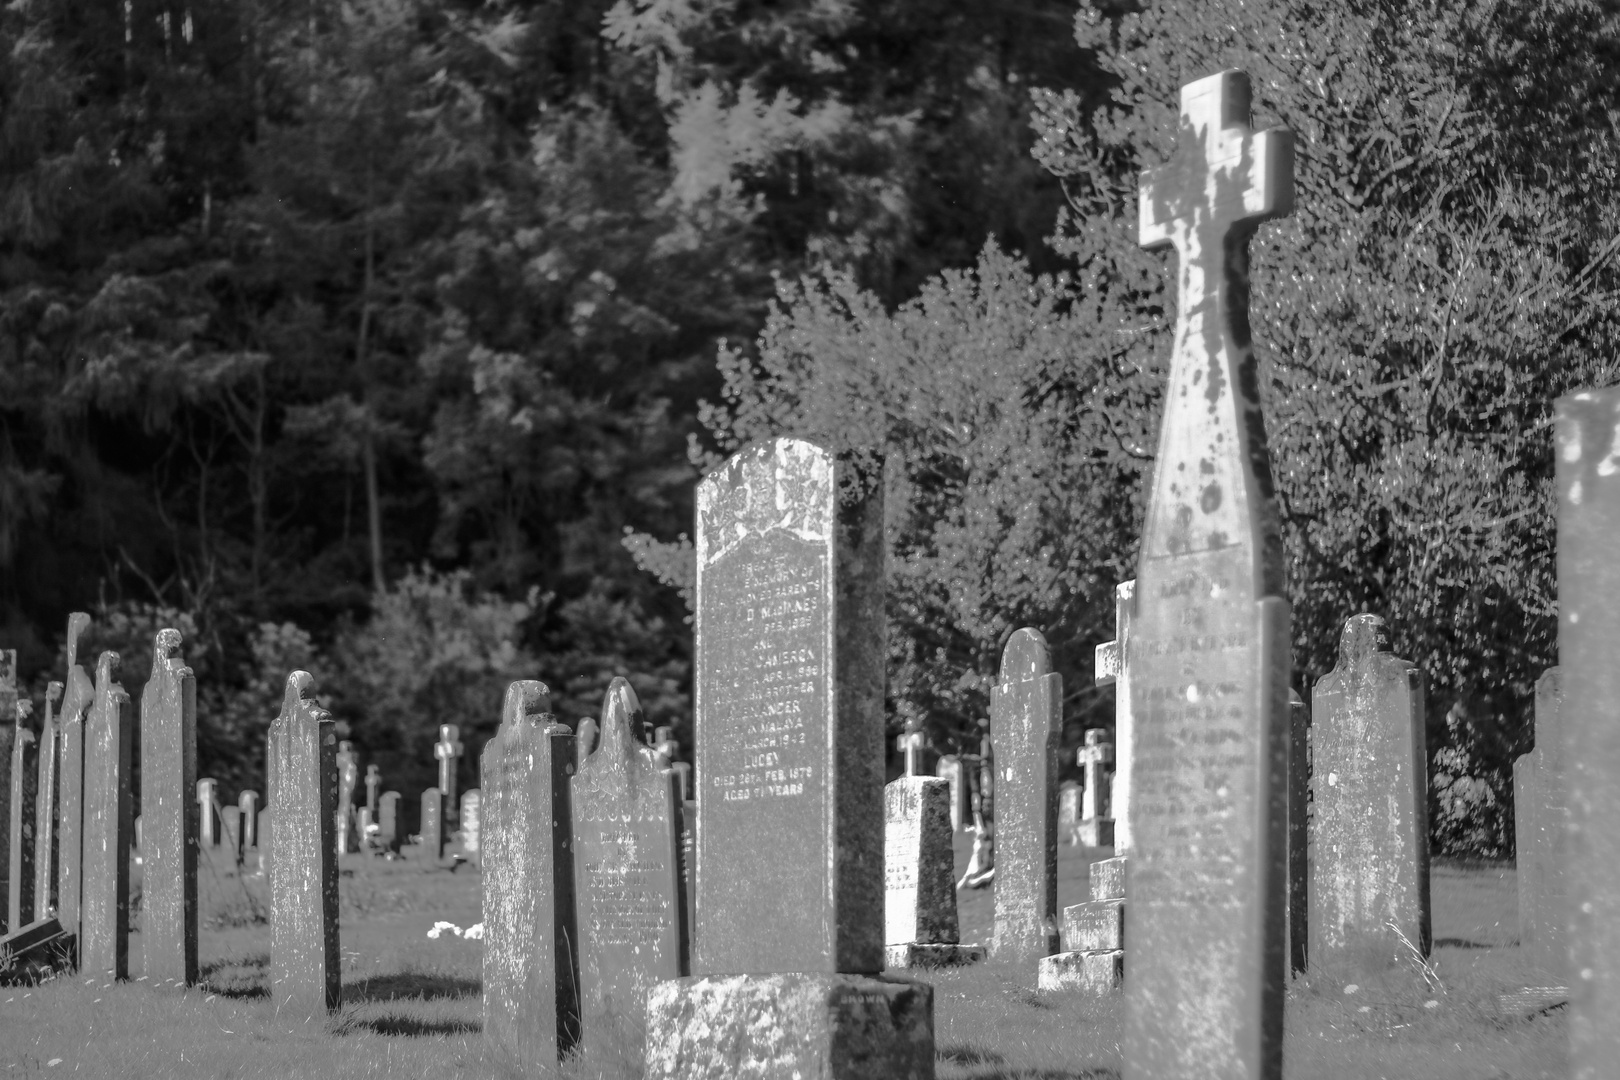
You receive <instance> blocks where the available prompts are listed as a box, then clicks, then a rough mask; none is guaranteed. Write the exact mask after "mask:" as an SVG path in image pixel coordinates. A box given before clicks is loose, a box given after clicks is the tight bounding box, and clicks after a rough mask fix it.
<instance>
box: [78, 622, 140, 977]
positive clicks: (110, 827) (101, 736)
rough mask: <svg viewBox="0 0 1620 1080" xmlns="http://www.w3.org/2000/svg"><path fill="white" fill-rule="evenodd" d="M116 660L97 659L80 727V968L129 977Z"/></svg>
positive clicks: (122, 736)
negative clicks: (92, 691) (91, 699)
mask: <svg viewBox="0 0 1620 1080" xmlns="http://www.w3.org/2000/svg"><path fill="white" fill-rule="evenodd" d="M118 663H119V659H118V654H117V653H115V652H103V653H102V654H101V656H100V658H98V659H97V661H96V698H95V704H94V705H92V706H91V708H90V715H89V716H88V717H87V718H86V720H85V724H84V866H83V872H84V888H83V892H82V894H81V896H82V900H81V907H80V911H79V926H80V930H79V970H80V971H82V972H84V973H86V974H89V975H93V976H100V977H102V978H118V979H127V978H129V856H130V848H131V847H133V846H134V839H135V826H134V821H133V816H134V815H133V813H132V806H131V803H132V801H133V800H132V799H131V793H130V752H131V748H132V747H131V743H132V739H131V734H132V732H131V728H132V726H133V725H132V723H131V718H130V715H129V713H130V705H129V695H128V694H126V693H125V692H124V688H123V687H122V686H121V685H119V684H118V683H117V682H114V681H113V680H114V677H115V676H116V675H117V672H118Z"/></svg>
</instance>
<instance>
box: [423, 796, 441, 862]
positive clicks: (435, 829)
mask: <svg viewBox="0 0 1620 1080" xmlns="http://www.w3.org/2000/svg"><path fill="white" fill-rule="evenodd" d="M421 836H422V855H423V857H424V858H428V859H442V858H444V794H443V793H442V792H440V791H439V789H438V788H436V787H430V788H428V789H427V790H426V791H424V792H422V833H421Z"/></svg>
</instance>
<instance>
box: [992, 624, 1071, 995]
mask: <svg viewBox="0 0 1620 1080" xmlns="http://www.w3.org/2000/svg"><path fill="white" fill-rule="evenodd" d="M990 730H991V733H992V735H993V738H994V740H995V748H996V754H995V763H996V768H997V769H998V770H1000V773H1001V775H1000V776H999V777H998V778H997V779H998V780H1000V781H1001V784H1000V785H999V791H998V792H997V795H998V796H999V797H998V798H997V799H996V840H997V844H996V895H995V912H996V916H995V932H994V935H993V936H992V937H991V939H990V956H991V959H993V960H997V961H1000V962H1004V963H1007V962H1011V963H1031V962H1035V961H1039V960H1040V959H1041V957H1043V956H1050V955H1052V954H1053V953H1055V952H1057V951H1058V924H1057V773H1058V743H1059V741H1060V740H1061V738H1062V736H1063V677H1062V676H1061V675H1058V674H1057V673H1055V672H1054V671H1053V670H1052V657H1051V652H1050V650H1048V649H1047V646H1046V638H1045V637H1044V636H1043V635H1042V634H1041V632H1040V631H1039V630H1035V629H1033V628H1031V627H1025V628H1023V629H1022V630H1017V631H1015V632H1014V633H1013V635H1012V637H1011V638H1010V639H1009V640H1008V642H1007V646H1006V648H1005V649H1003V650H1002V654H1001V678H1000V680H999V681H998V682H997V683H996V685H995V687H994V688H993V689H992V690H991V691H990Z"/></svg>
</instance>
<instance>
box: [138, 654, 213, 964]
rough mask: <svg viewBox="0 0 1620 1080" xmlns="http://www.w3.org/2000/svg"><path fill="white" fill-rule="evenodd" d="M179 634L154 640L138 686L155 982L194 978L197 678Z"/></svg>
mask: <svg viewBox="0 0 1620 1080" xmlns="http://www.w3.org/2000/svg"><path fill="white" fill-rule="evenodd" d="M180 642H181V637H180V631H178V630H175V629H172V628H170V629H163V630H159V631H158V632H157V636H156V637H155V639H154V640H153V643H152V677H151V678H150V679H149V680H148V681H147V683H146V687H145V689H143V690H142V691H141V819H142V830H141V831H142V836H141V845H140V846H141V859H142V862H141V867H142V883H141V945H142V951H143V952H144V954H145V957H146V970H145V971H144V972H143V974H144V975H145V976H146V977H147V980H148V981H149V982H151V983H153V984H154V985H169V984H171V983H172V984H173V985H176V986H182V987H184V986H192V985H194V984H195V983H196V982H197V974H198V973H197V843H198V836H197V833H198V826H199V821H198V817H199V814H198V809H199V807H198V805H197V800H196V799H195V798H194V797H193V793H194V792H195V791H196V790H197V680H196V678H195V677H194V676H193V675H192V672H191V668H189V667H187V666H186V662H185V660H183V659H182V658H181V657H180Z"/></svg>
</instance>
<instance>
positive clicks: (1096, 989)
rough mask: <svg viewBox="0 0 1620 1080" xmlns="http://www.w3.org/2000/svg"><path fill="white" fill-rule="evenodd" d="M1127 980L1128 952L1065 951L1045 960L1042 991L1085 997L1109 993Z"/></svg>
mask: <svg viewBox="0 0 1620 1080" xmlns="http://www.w3.org/2000/svg"><path fill="white" fill-rule="evenodd" d="M1124 981H1125V951H1124V950H1123V949H1113V950H1109V951H1107V952H1064V953H1057V954H1055V955H1053V956H1047V957H1043V958H1042V959H1041V965H1040V976H1039V979H1038V981H1037V982H1036V988H1037V989H1039V990H1078V991H1080V992H1081V993H1085V994H1106V993H1108V991H1110V990H1114V989H1117V988H1118V987H1119V986H1120V985H1121V984H1122V983H1123V982H1124Z"/></svg>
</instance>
